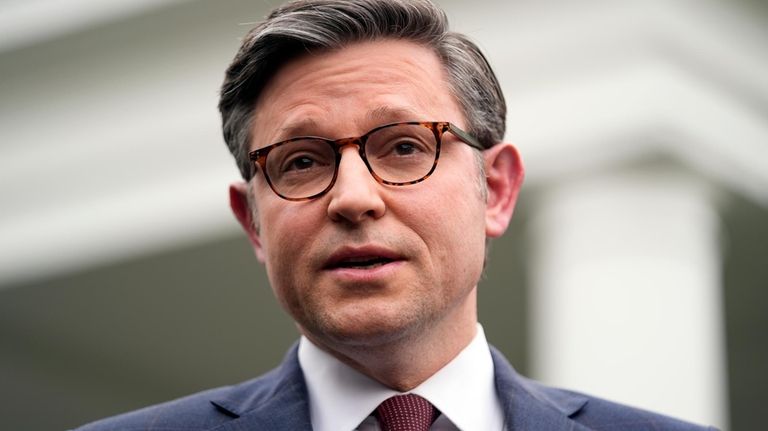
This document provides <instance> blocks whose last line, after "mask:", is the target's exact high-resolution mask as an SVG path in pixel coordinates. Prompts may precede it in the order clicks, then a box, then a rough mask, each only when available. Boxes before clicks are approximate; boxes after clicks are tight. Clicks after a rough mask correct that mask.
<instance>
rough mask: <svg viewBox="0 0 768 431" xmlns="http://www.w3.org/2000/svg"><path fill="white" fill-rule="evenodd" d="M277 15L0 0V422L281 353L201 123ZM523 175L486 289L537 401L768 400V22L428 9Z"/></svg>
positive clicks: (587, 6)
mask: <svg viewBox="0 0 768 431" xmlns="http://www.w3.org/2000/svg"><path fill="white" fill-rule="evenodd" d="M278 3H279V2H278V1H276V0H268V1H267V0H261V1H245V0H219V1H213V0H189V1H184V0H131V1H127V0H124V1H118V0H113V1H109V2H103V1H97V0H66V1H64V0H57V1H55V0H25V1H20V0H0V417H2V418H3V419H2V420H3V429H7V430H52V429H65V428H69V427H73V426H77V425H79V424H82V423H84V422H87V421H91V420H94V419H97V418H100V417H103V416H107V415H112V414H116V413H119V412H123V411H127V410H131V409H135V408H139V407H142V406H145V405H148V404H152V403H157V402H160V401H164V400H168V399H171V398H175V397H179V396H182V395H186V394H189V393H191V392H194V391H197V390H201V389H204V388H209V387H214V386H221V385H227V384H232V383H236V382H239V381H241V380H245V379H248V378H251V377H255V376H257V375H259V374H261V373H262V372H264V371H266V370H268V369H270V368H272V367H273V366H274V365H276V364H277V363H278V362H279V361H280V360H281V358H282V355H283V354H284V352H285V350H286V349H287V348H288V347H289V346H290V345H291V344H292V343H293V342H294V340H295V339H296V338H297V332H296V330H295V328H294V327H293V325H292V323H291V321H290V319H288V318H287V317H286V316H285V315H284V314H283V312H282V311H281V310H280V308H279V307H278V305H277V303H276V301H275V300H274V299H273V296H272V293H271V291H270V287H269V285H268V283H267V280H266V276H265V273H264V271H263V269H262V268H261V267H260V266H259V264H258V263H257V262H256V260H255V258H254V257H253V255H252V251H251V249H250V247H249V244H248V242H247V240H246V239H245V237H244V236H243V235H242V234H241V233H240V231H239V228H238V226H237V225H236V223H235V221H234V219H233V217H231V215H230V213H229V209H228V198H227V185H228V183H229V182H230V181H233V180H237V179H238V174H237V171H236V168H235V164H234V162H233V161H232V159H231V157H230V155H229V154H228V152H227V149H226V147H225V145H224V143H223V140H222V138H221V134H220V129H219V116H218V112H217V109H216V104H217V91H218V86H219V85H220V83H221V80H222V77H223V71H224V69H225V67H226V66H227V64H228V63H229V61H230V60H231V58H232V56H233V55H234V53H235V51H236V49H237V47H238V44H239V38H240V37H241V36H242V35H243V34H244V33H245V32H246V31H247V30H248V29H249V28H250V27H251V26H252V23H254V22H256V21H258V20H260V19H261V18H262V17H263V16H264V15H265V14H266V13H267V11H268V10H270V9H271V8H272V7H273V6H275V5H277V4H278ZM439 3H440V4H441V5H442V6H443V7H444V8H445V9H446V11H447V13H448V15H449V17H450V19H451V21H452V23H453V26H454V28H455V29H456V30H459V31H461V32H464V33H466V34H468V35H470V36H471V37H472V38H473V39H474V40H475V41H476V42H477V43H478V44H479V45H480V46H481V47H482V48H483V49H484V51H485V52H486V54H487V55H488V57H489V59H490V62H491V63H492V65H493V66H494V67H495V69H496V71H497V74H498V75H499V79H500V81H501V83H502V85H503V87H504V90H505V94H506V97H507V102H508V105H509V112H508V114H509V115H508V133H507V139H508V140H510V141H511V142H513V143H515V144H516V145H517V146H518V147H519V149H520V151H521V153H522V155H523V159H524V161H525V162H526V166H527V182H526V185H525V186H524V189H523V192H522V197H521V202H520V204H519V206H518V210H517V213H516V215H515V219H514V222H513V225H512V226H511V228H510V231H509V232H508V234H507V235H506V237H505V238H503V239H500V240H497V241H495V242H494V243H493V249H492V253H491V257H490V264H489V269H488V271H487V275H486V277H485V279H484V280H483V281H482V283H481V286H480V301H481V304H480V307H481V309H480V319H481V322H482V323H483V324H484V326H485V329H486V333H487V335H488V337H489V340H490V341H491V342H492V343H493V344H495V345H497V346H498V347H499V348H500V349H501V350H502V351H504V353H505V354H506V355H507V356H508V358H509V359H510V360H511V362H512V363H513V365H514V366H515V367H516V368H517V369H518V370H519V371H520V372H522V373H524V374H527V375H530V376H533V377H536V378H539V379H541V380H544V381H545V382H548V383H551V384H555V385H560V386H565V387H569V388H573V389H578V390H581V391H585V392H589V393H592V394H594V395H597V396H602V397H608V398H612V399H616V400H619V401H622V402H625V403H629V404H632V405H636V406H640V407H644V408H649V409H653V410H658V411H662V412H664V413H667V414H670V415H673V416H678V417H681V418H684V419H688V420H691V421H696V422H701V423H709V424H714V425H717V426H719V427H721V428H722V429H730V430H751V429H760V425H759V424H762V423H763V422H764V420H763V418H762V417H761V413H762V411H763V410H764V406H765V404H766V402H767V401H768V398H766V389H768V344H767V343H766V341H765V340H766V336H765V334H766V332H768V312H766V310H768V290H767V289H766V287H767V286H766V280H768V217H767V216H768V121H767V120H766V119H768V78H767V77H768V25H766V24H768V4H766V3H765V2H764V1H762V0H728V1H726V0H720V1H715V0H696V1H694V0H675V1H670V0H644V1H642V0H623V1H603V0H578V1H565V0H538V1H533V0H515V1H503V0H497V1H493V0H483V1H475V2H461V1H459V0H444V1H440V2H439Z"/></svg>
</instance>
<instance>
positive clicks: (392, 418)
mask: <svg viewBox="0 0 768 431" xmlns="http://www.w3.org/2000/svg"><path fill="white" fill-rule="evenodd" d="M438 414H439V412H438V411H437V409H436V408H435V406H433V405H432V404H430V402H429V401H427V400H425V399H424V398H422V397H420V396H418V395H413V394H408V395H397V396H394V397H392V398H389V399H387V400H386V401H384V402H383V403H381V404H379V407H377V408H376V418H378V420H379V426H380V427H381V429H382V431H429V427H430V426H432V422H434V421H435V419H437V415H438Z"/></svg>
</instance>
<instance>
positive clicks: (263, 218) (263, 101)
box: [221, 0, 522, 352]
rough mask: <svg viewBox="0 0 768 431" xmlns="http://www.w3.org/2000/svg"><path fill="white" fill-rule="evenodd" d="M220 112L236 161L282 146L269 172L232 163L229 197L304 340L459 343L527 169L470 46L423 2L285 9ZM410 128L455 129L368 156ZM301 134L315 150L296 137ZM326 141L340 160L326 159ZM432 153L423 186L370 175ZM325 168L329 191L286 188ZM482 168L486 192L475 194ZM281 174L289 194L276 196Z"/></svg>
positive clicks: (239, 70)
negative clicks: (507, 137) (385, 135)
mask: <svg viewBox="0 0 768 431" xmlns="http://www.w3.org/2000/svg"><path fill="white" fill-rule="evenodd" d="M456 58H460V59H459V60H457V59H456ZM462 74H463V75H462ZM454 75H456V76H458V75H462V78H457V77H456V76H454ZM249 77H250V78H249ZM462 88H463V89H464V90H462ZM468 88H471V89H470V90H467V89H468ZM493 106H495V107H496V108H498V109H499V110H500V111H501V112H497V111H495V110H494V108H493ZM221 109H222V113H223V117H224V129H225V136H226V138H227V140H228V144H229V145H230V148H231V149H233V152H234V153H235V155H236V157H238V154H240V157H242V156H245V155H246V154H247V153H249V152H251V151H254V150H262V151H263V152H266V151H267V150H269V151H271V152H272V154H274V153H275V152H277V151H282V150H275V148H292V150H291V151H290V152H286V154H288V155H287V156H285V157H283V156H274V155H266V158H265V159H262V160H261V163H263V164H264V165H262V164H259V165H257V164H256V163H253V162H251V161H248V163H241V169H242V171H243V174H244V176H245V177H246V179H247V181H248V182H247V183H238V184H234V185H233V186H232V187H231V191H230V195H231V202H232V208H233V211H234V212H235V215H236V216H237V218H238V220H239V221H240V222H241V224H242V225H243V227H244V228H245V230H246V231H247V232H248V234H249V237H250V239H251V242H252V243H253V245H254V249H255V251H256V255H257V256H258V258H259V260H260V261H262V262H263V263H264V264H265V265H266V268H267V273H268V276H269V279H270V283H271V285H272V288H273V290H274V291H275V294H276V296H277V297H278V299H279V300H280V302H281V304H282V305H283V307H285V308H286V310H287V311H288V312H289V313H290V314H291V315H292V317H293V318H294V319H295V320H296V322H297V323H298V325H299V327H300V328H301V330H302V332H303V333H304V334H305V335H307V336H308V337H309V338H310V339H312V340H313V341H315V342H316V343H318V344H319V345H321V346H324V347H326V348H327V349H328V350H331V351H335V352H339V351H344V349H345V348H359V347H365V348H369V347H372V346H375V345H379V346H380V345H385V344H392V343H401V342H403V341H404V340H409V339H413V338H421V339H424V338H425V336H426V335H425V334H431V336H432V338H433V339H432V340H431V341H433V342H434V341H435V339H436V338H434V336H436V335H441V336H443V337H444V338H445V339H451V337H449V335H457V336H456V337H454V338H457V339H461V341H459V342H464V341H466V340H465V339H466V337H467V335H468V334H473V333H474V322H475V320H476V310H475V308H476V303H475V295H476V293H475V291H476V284H477V281H478V279H479V278H480V275H481V272H482V269H483V261H484V249H485V240H486V238H487V237H495V236H499V235H501V234H502V233H503V232H504V230H505V229H506V226H507V224H508V222H509V218H510V217H511V214H512V209H513V207H514V202H515V199H516V196H517V191H518V188H519V185H520V182H521V180H522V166H521V165H520V162H519V158H518V156H517V152H516V151H515V149H514V147H512V146H511V145H509V144H504V143H501V137H502V135H503V131H504V102H503V98H502V96H501V92H500V90H499V89H498V85H497V83H496V80H495V78H494V77H493V73H492V72H491V71H490V68H489V67H488V65H487V63H486V61H485V59H484V58H483V57H482V55H481V54H480V53H479V51H478V50H477V49H476V48H475V47H474V45H472V44H471V43H470V42H468V41H467V40H466V39H464V38H463V37H461V36H458V35H455V34H451V33H447V28H446V22H445V17H444V15H443V14H442V12H441V11H440V10H439V9H437V8H435V7H434V6H433V5H431V4H430V3H428V2H420V1H407V2H406V1H402V2H401V1H390V0H381V1H373V0H365V1H347V2H342V1H327V0H326V1H314V2H307V1H301V2H295V3H291V4H289V5H287V6H285V7H283V8H281V9H278V10H277V11H275V12H274V13H273V14H272V15H270V17H269V18H268V19H267V21H266V22H265V23H263V24H261V25H259V26H258V27H257V28H256V29H255V30H254V31H252V32H251V33H250V34H249V36H248V37H247V38H246V40H245V42H244V44H243V47H242V49H241V51H240V52H239V53H238V55H237V57H236V59H235V61H234V63H233V65H232V66H231V67H230V69H229V71H228V73H227V80H226V81H225V84H224V87H223V89H222V101H221ZM414 121H416V122H424V123H429V122H441V123H451V125H452V126H450V127H453V128H455V129H454V132H451V131H450V130H447V129H446V131H443V132H442V135H441V136H439V135H438V134H437V133H435V134H434V136H430V134H429V133H426V134H419V132H414V131H413V130H414V129H409V130H411V132H408V133H406V134H404V135H402V136H399V139H398V140H397V141H396V144H395V145H394V146H392V147H387V146H386V145H380V146H379V147H376V145H379V144H377V143H376V142H378V139H379V137H380V136H382V135H381V133H380V132H374V134H368V132H369V131H371V130H374V129H376V128H377V127H380V126H382V125H387V124H391V123H396V122H414ZM443 125H444V126H445V124H443ZM414 127H416V129H418V127H420V126H414ZM430 127H437V126H434V125H432V126H430ZM445 127H448V126H445ZM456 129H464V130H467V131H469V134H470V135H472V134H474V135H475V136H476V138H477V141H479V143H478V144H477V146H478V147H479V148H486V149H485V150H484V151H482V155H481V157H482V160H483V166H482V167H479V166H478V163H477V162H476V160H477V158H478V157H477V154H478V151H479V150H477V149H473V148H472V147H471V146H470V145H466V143H471V141H472V139H471V138H466V139H461V134H462V133H461V132H460V131H455V130H456ZM387 130H395V128H389V129H387ZM397 130H400V129H397ZM418 130H421V129H418ZM435 130H437V129H435ZM374 135H375V136H376V137H377V138H371V139H370V140H365V139H344V138H350V137H358V136H367V137H371V136H374ZM303 136H315V137H321V138H323V139H314V138H313V139H310V140H307V139H304V138H302V139H299V140H296V139H295V138H297V137H303ZM419 136H420V137H419ZM238 139H242V141H238ZM286 141H290V142H288V143H284V142H286ZM305 141H311V142H313V144H312V145H315V146H312V145H305V144H304V142H305ZM333 141H336V143H337V144H339V145H338V148H337V149H336V153H335V154H336V157H337V158H336V159H334V158H333V157H329V156H327V155H326V153H325V152H327V151H329V150H328V148H330V147H329V145H330V146H334V145H336V144H334V143H333ZM296 142H301V143H302V145H296ZM387 142H389V141H387ZM275 144H278V145H275ZM289 146H291V147H289ZM371 146H373V147H375V148H385V149H387V151H382V152H376V151H374V152H373V153H371V152H370V151H372V150H370V148H369V147H371ZM363 147H366V149H365V150H361V148H363ZM434 148H437V151H435V150H434ZM296 150H298V152H295V151H296ZM427 153H428V154H429V157H433V159H434V161H435V162H436V163H437V162H438V161H439V163H437V165H436V168H435V169H434V172H432V173H431V174H428V178H426V177H425V178H422V179H423V181H420V182H416V183H415V184H410V183H407V182H404V183H403V184H402V185H390V184H388V183H387V182H386V181H381V178H379V179H378V180H377V179H376V178H375V177H374V175H373V174H379V176H381V174H384V176H386V175H396V173H395V174H392V173H391V172H390V171H387V169H389V165H387V164H386V161H385V159H387V158H393V157H394V158H395V159H396V163H395V164H394V165H392V166H395V168H396V169H395V170H399V171H398V172H401V173H402V172H406V171H408V170H409V169H410V168H411V166H412V165H415V164H417V163H420V162H418V160H420V159H419V158H418V157H421V156H423V154H427ZM280 154H282V153H280ZM331 154H333V153H331ZM257 155H258V154H257ZM417 156H418V157H417ZM269 157H272V161H271V162H270V160H269ZM275 158H277V159H276V160H277V161H276V160H275ZM270 163H271V165H270ZM257 166H258V167H257ZM263 166H271V167H268V168H267V172H266V173H265V171H264V169H263ZM328 169H330V172H332V173H333V174H334V175H335V182H334V183H333V184H332V186H331V187H329V188H327V190H325V191H324V192H323V193H318V194H317V195H312V193H314V192H312V193H309V192H307V190H315V191H317V190H320V189H313V188H311V187H310V188H302V187H298V186H297V184H298V185H302V184H303V183H302V182H303V181H305V178H308V175H309V178H311V176H312V175H314V173H315V172H327V171H328ZM371 169H372V170H373V172H371ZM393 169H394V168H393ZM483 169H484V170H485V176H484V177H483V178H484V179H483V182H484V185H485V186H486V187H485V188H487V195H485V194H484V193H482V192H481V191H480V189H481V188H479V187H478V186H477V182H478V176H479V175H480V173H481V171H482V170H483ZM417 170H418V169H417ZM251 172H253V173H254V175H253V177H252V178H251ZM318 175H319V174H318ZM404 175H405V174H404ZM281 176H282V177H286V178H287V179H286V180H285V181H286V182H285V183H281V184H279V185H276V184H275V181H276V180H275V178H277V177H281ZM417 176H418V175H417ZM403 178H410V177H407V175H406V177H403ZM413 179H416V178H413ZM286 184H287V185H286ZM280 192H282V193H281V194H278V193H280ZM310 195H311V196H310ZM286 197H289V198H308V199H303V200H288V199H286ZM250 206H255V207H257V208H258V212H257V213H255V212H254V211H252V208H250ZM253 217H257V218H258V220H253V219H252V218H253ZM255 226H259V229H257V228H256V227H255ZM427 338H429V337H427Z"/></svg>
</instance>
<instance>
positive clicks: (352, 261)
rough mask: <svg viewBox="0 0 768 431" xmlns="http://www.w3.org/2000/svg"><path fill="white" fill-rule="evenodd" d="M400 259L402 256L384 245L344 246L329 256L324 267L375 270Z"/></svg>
mask: <svg viewBox="0 0 768 431" xmlns="http://www.w3.org/2000/svg"><path fill="white" fill-rule="evenodd" d="M400 260H403V258H402V256H400V255H399V254H398V253H397V252H393V251H391V250H389V249H386V248H384V247H376V246H363V247H342V248H340V249H338V250H337V251H336V252H335V253H333V254H332V255H331V256H330V257H329V258H328V260H327V261H326V263H325V265H324V267H323V269H326V270H334V269H361V270H373V269H376V268H379V267H382V266H385V265H387V264H390V263H393V262H397V261H400Z"/></svg>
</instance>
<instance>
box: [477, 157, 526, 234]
mask: <svg viewBox="0 0 768 431" xmlns="http://www.w3.org/2000/svg"><path fill="white" fill-rule="evenodd" d="M483 154H484V156H485V178H486V182H487V184H488V203H487V206H486V209H485V234H486V235H487V236H488V237H490V238H498V237H500V236H501V235H502V234H504V231H506V230H507V226H509V221H510V220H511V219H512V213H513V212H514V210H515V203H517V194H518V192H519V191H520V186H522V184H523V176H524V169H523V162H522V160H521V159H520V154H518V152H517V148H515V146H514V145H512V144H510V143H506V142H502V143H500V144H496V145H494V146H493V147H491V148H489V149H487V150H485V151H484V153H483Z"/></svg>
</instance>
